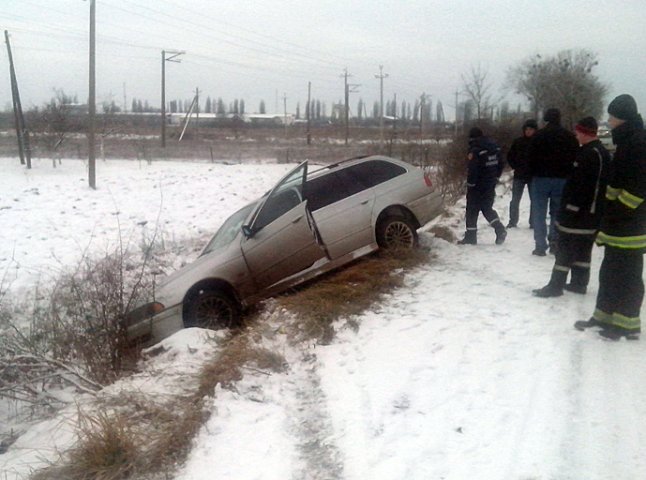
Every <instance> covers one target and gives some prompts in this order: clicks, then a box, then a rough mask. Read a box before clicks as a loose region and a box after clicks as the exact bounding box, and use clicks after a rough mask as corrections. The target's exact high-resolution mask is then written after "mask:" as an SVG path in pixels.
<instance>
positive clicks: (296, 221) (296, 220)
mask: <svg viewBox="0 0 646 480" xmlns="http://www.w3.org/2000/svg"><path fill="white" fill-rule="evenodd" d="M301 218H303V215H300V216H298V217H296V218H295V219H294V220H292V223H298V222H300V221H301Z"/></svg>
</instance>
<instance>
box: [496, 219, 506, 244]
mask: <svg viewBox="0 0 646 480" xmlns="http://www.w3.org/2000/svg"><path fill="white" fill-rule="evenodd" d="M493 228H494V229H495V230H496V245H502V244H503V243H505V238H507V230H505V227H503V225H502V223H501V222H499V221H498V222H496V223H495V225H494V227H493Z"/></svg>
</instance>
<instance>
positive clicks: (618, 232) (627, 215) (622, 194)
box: [597, 116, 646, 251]
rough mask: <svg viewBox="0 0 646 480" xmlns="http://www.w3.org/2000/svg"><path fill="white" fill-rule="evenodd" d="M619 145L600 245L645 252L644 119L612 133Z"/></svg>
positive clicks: (611, 177) (612, 170)
mask: <svg viewBox="0 0 646 480" xmlns="http://www.w3.org/2000/svg"><path fill="white" fill-rule="evenodd" d="M612 141H613V143H614V144H615V145H617V149H616V151H615V154H614V158H613V161H612V163H611V167H610V179H609V183H608V188H607V189H606V207H605V208H606V211H605V213H604V215H603V218H602V220H601V228H600V232H599V235H598V236H597V244H599V245H609V246H612V247H617V248H625V249H631V250H643V251H646V202H644V200H645V199H646V132H644V128H643V123H642V120H641V117H639V116H638V118H636V119H634V120H630V121H626V122H624V123H622V124H621V125H619V126H618V127H617V128H615V129H613V130H612Z"/></svg>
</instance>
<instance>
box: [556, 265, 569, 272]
mask: <svg viewBox="0 0 646 480" xmlns="http://www.w3.org/2000/svg"><path fill="white" fill-rule="evenodd" d="M553 269H554V270H556V271H557V272H569V271H570V267H564V266H563V265H554V267H553Z"/></svg>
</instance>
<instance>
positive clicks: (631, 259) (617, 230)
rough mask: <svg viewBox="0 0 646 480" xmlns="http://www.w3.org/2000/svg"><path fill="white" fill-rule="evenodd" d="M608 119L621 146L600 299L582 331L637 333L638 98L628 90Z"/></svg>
mask: <svg viewBox="0 0 646 480" xmlns="http://www.w3.org/2000/svg"><path fill="white" fill-rule="evenodd" d="M608 113H609V117H608V123H609V124H610V128H611V129H612V141H613V143H614V144H615V145H616V146H617V149H616V151H615V154H614V157H613V161H612V163H611V165H610V179H609V182H608V188H607V189H606V206H605V211H604V214H603V217H602V218H601V226H600V229H599V234H598V235H597V239H596V243H597V245H602V246H604V247H605V252H604V256H603V262H602V263H601V269H600V270H599V291H598V293H597V303H596V307H595V310H594V313H593V314H592V317H591V318H590V319H589V320H582V321H578V322H576V323H575V324H574V326H575V327H576V328H578V329H579V330H583V329H585V328H589V327H601V330H600V332H599V334H600V335H602V336H604V337H606V338H610V339H613V340H618V339H620V338H622V337H626V338H637V337H638V335H639V333H640V332H641V319H640V310H641V306H642V301H643V299H644V281H643V278H642V271H643V266H644V253H645V252H646V202H645V201H644V200H645V199H646V132H644V122H643V120H642V117H641V115H640V114H639V113H638V111H637V104H636V103H635V99H634V98H633V97H631V96H630V95H627V94H623V95H619V96H618V97H616V98H615V99H614V100H613V101H612V102H610V105H608Z"/></svg>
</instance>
